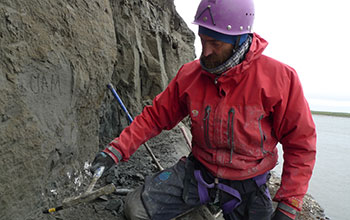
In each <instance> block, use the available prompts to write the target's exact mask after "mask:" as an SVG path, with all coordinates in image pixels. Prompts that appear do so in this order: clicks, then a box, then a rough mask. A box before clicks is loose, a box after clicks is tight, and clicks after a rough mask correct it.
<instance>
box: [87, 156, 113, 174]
mask: <svg viewBox="0 0 350 220" xmlns="http://www.w3.org/2000/svg"><path fill="white" fill-rule="evenodd" d="M114 164H115V163H114V161H113V159H112V158H111V157H110V156H109V155H108V154H106V153H105V152H100V153H98V154H97V155H96V157H95V159H94V161H93V162H92V165H91V167H90V171H91V173H93V174H94V173H95V171H96V170H97V169H98V168H99V167H101V166H104V167H105V170H109V169H110V168H111V167H112V166H113V165H114Z"/></svg>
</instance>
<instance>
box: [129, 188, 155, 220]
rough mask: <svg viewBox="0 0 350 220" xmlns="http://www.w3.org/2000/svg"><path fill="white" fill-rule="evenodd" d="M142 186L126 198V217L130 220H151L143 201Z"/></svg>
mask: <svg viewBox="0 0 350 220" xmlns="http://www.w3.org/2000/svg"><path fill="white" fill-rule="evenodd" d="M141 193H142V186H141V187H138V188H137V189H135V190H134V191H133V192H130V193H129V194H128V195H127V196H126V198H125V209H124V212H125V215H126V217H127V219H129V220H149V217H148V215H147V212H146V209H145V207H144V205H143V203H142V200H141Z"/></svg>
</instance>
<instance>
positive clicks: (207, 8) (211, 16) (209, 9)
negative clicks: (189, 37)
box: [196, 5, 216, 26]
mask: <svg viewBox="0 0 350 220" xmlns="http://www.w3.org/2000/svg"><path fill="white" fill-rule="evenodd" d="M207 10H208V11H209V15H210V18H211V21H212V22H213V25H214V26H215V25H216V23H215V21H214V17H213V14H212V13H211V5H208V7H206V8H205V9H204V10H203V11H202V12H201V13H200V14H199V15H198V16H197V17H196V19H199V18H200V17H201V16H202V15H203V14H204V13H205V12H206V11H207ZM207 20H208V17H206V16H205V17H204V18H203V21H204V22H206V21H207Z"/></svg>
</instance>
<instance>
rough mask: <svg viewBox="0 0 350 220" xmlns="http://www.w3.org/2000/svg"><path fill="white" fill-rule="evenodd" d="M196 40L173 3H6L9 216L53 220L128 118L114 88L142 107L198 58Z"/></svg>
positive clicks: (3, 210)
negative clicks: (54, 210) (50, 213)
mask: <svg viewBox="0 0 350 220" xmlns="http://www.w3.org/2000/svg"><path fill="white" fill-rule="evenodd" d="M193 41H194V34H193V33H192V32H191V31H189V29H188V28H187V26H186V25H185V24H184V22H183V20H182V19H181V18H180V17H179V15H178V14H177V13H176V11H175V7H174V4H173V1H154V0H153V1H151V0H110V1H108V0H92V1H86V0H62V1H50V0H36V1H34V0H30V1H25V0H2V1H1V2H0V219H11V220H15V219H21V220H23V219H40V218H44V217H42V216H41V215H40V214H41V210H42V209H43V207H46V206H48V205H52V204H53V203H54V201H55V200H60V199H62V198H64V197H66V196H72V195H71V194H69V193H68V191H69V190H67V189H68V188H71V187H72V185H71V183H72V182H74V183H75V184H74V185H73V186H74V187H79V186H80V185H82V184H83V183H84V184H85V182H87V181H88V179H87V178H88V177H87V176H86V175H85V173H84V165H85V166H86V165H87V164H88V162H91V160H92V158H93V157H94V155H95V153H96V152H98V150H99V149H101V148H103V146H104V145H105V144H106V143H107V141H110V138H111V137H115V136H116V135H117V134H118V132H120V131H121V130H122V128H124V127H125V126H126V124H127V121H126V120H125V116H124V115H121V114H123V113H122V112H120V110H118V109H119V108H118V107H117V105H116V104H115V101H114V100H113V98H112V96H111V95H110V92H109V91H108V90H107V88H106V85H107V84H108V83H110V82H112V83H113V84H114V86H115V87H116V88H117V90H118V91H119V92H120V93H121V96H122V97H123V99H124V102H125V104H126V105H127V106H128V107H129V108H130V109H129V111H130V112H134V113H135V114H137V113H139V112H140V111H141V108H142V106H143V101H144V100H147V99H150V98H153V97H154V96H155V95H156V94H157V93H159V92H160V91H161V90H162V89H164V87H165V86H166V84H167V83H168V82H169V80H170V79H171V78H172V77H173V76H174V74H176V71H177V69H178V68H179V67H180V65H181V64H182V63H184V62H187V61H189V60H191V59H193V58H194V48H193ZM70 193H71V191H70ZM63 216H64V215H63ZM67 219H69V218H67Z"/></svg>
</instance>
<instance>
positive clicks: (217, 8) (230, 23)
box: [193, 0, 255, 35]
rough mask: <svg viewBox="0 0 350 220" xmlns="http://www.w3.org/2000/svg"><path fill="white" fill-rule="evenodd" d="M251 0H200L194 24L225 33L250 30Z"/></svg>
mask: <svg viewBox="0 0 350 220" xmlns="http://www.w3.org/2000/svg"><path fill="white" fill-rule="evenodd" d="M254 16H255V11H254V2H253V0H202V1H201V3H200V4H199V6H198V9H197V13H196V16H195V20H194V22H193V23H194V24H197V25H200V26H203V27H206V28H208V29H210V30H213V31H216V32H219V33H222V34H227V35H241V34H247V33H251V32H252V26H253V22H254Z"/></svg>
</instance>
